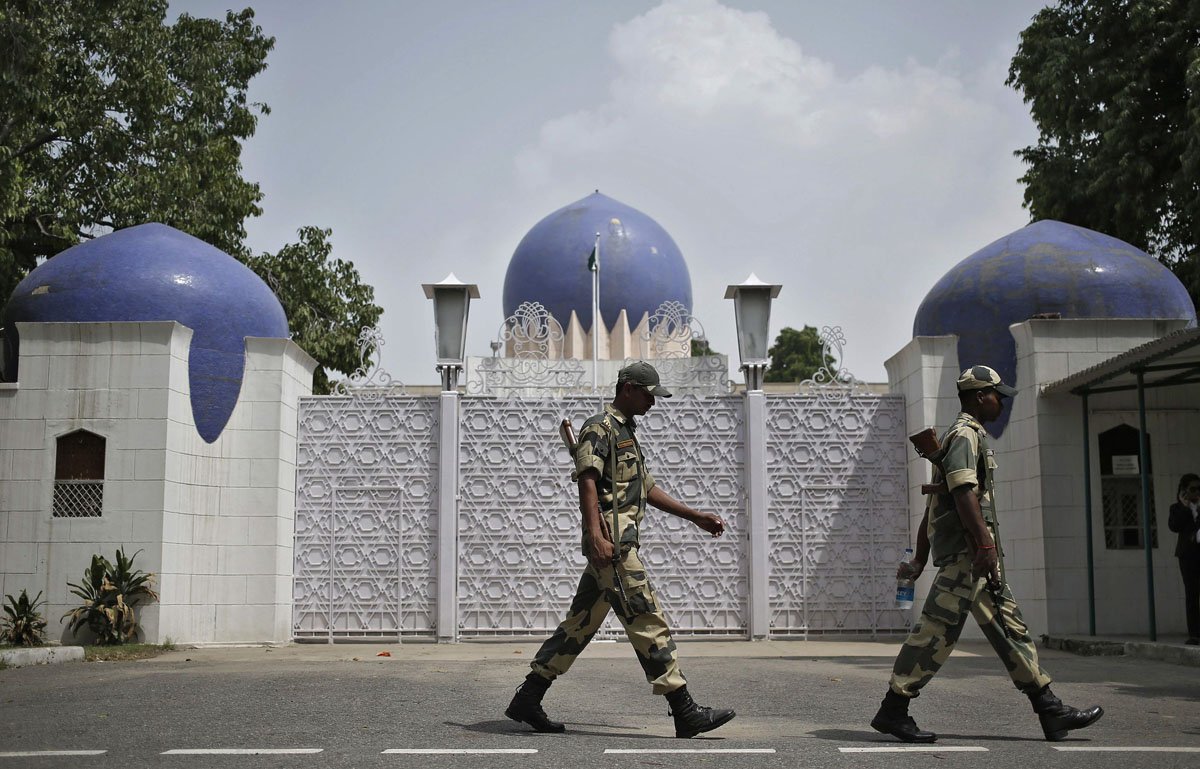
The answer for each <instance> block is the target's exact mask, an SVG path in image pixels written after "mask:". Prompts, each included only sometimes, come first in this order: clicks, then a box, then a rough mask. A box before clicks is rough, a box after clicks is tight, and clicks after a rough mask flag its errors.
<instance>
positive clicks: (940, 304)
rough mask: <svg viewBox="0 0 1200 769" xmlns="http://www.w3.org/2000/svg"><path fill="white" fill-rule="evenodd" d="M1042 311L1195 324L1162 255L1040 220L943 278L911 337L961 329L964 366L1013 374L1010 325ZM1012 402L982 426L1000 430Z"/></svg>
mask: <svg viewBox="0 0 1200 769" xmlns="http://www.w3.org/2000/svg"><path fill="white" fill-rule="evenodd" d="M1040 313H1059V314H1060V316H1061V317H1063V318H1157V319H1163V320H1167V319H1170V320H1176V319H1186V320H1188V321H1190V323H1191V324H1192V325H1195V323H1196V308H1195V306H1194V305H1193V304H1192V299H1191V297H1190V296H1188V292H1187V289H1186V288H1184V286H1183V284H1182V283H1180V282H1179V279H1178V278H1176V277H1175V276H1174V275H1173V274H1172V273H1171V271H1170V270H1168V269H1167V268H1166V267H1164V266H1163V265H1162V264H1160V263H1159V262H1158V260H1156V259H1154V258H1153V257H1152V256H1150V255H1149V254H1147V253H1145V252H1144V251H1141V250H1139V249H1137V248H1134V247H1133V246H1131V245H1129V244H1128V243H1126V242H1124V241H1122V240H1117V239H1116V238H1113V237H1110V236H1108V235H1104V234H1101V233H1099V232H1094V231H1092V230H1088V229H1085V228H1083V227H1076V226H1074V225H1070V224H1064V223H1062V222H1056V221H1052V220H1043V221H1040V222H1034V223H1033V224H1030V225H1029V226H1027V227H1023V228H1021V229H1019V230H1017V231H1016V232H1013V233H1011V234H1009V235H1006V236H1004V237H1002V238H1000V239H999V240H997V241H996V242H994V243H991V244H989V245H987V246H984V247H983V248H981V249H979V250H978V251H976V252H975V253H973V254H971V255H970V256H968V257H967V258H966V259H964V260H963V261H961V262H959V263H958V264H957V265H955V266H954V268H953V269H951V270H950V271H949V272H947V273H946V274H945V275H944V276H942V279H941V280H939V281H938V282H937V283H936V284H935V285H934V287H933V288H932V289H931V290H930V292H929V294H928V295H927V296H926V297H925V300H924V301H923V302H921V306H920V308H918V309H917V317H916V320H915V321H914V322H913V336H941V335H946V334H957V335H958V361H959V363H960V364H961V365H962V366H963V367H966V366H969V365H973V364H976V363H982V364H984V365H987V366H991V367H992V368H994V369H996V371H997V372H999V374H1000V376H1001V377H1003V379H1004V381H1006V382H1014V381H1016V377H1017V360H1016V342H1015V341H1014V340H1013V337H1012V334H1011V333H1009V330H1008V327H1009V326H1010V325H1011V324H1013V323H1020V322H1022V321H1025V320H1028V319H1029V318H1031V317H1032V316H1034V315H1037V314H1040ZM1018 397H1020V396H1019V395H1018ZM1026 397H1032V396H1031V395H1027V396H1026ZM1009 408H1010V407H1009V406H1006V407H1005V409H1004V413H1003V414H1001V416H1000V418H999V419H997V420H996V421H995V422H993V423H992V424H991V425H989V426H988V430H989V432H991V433H992V434H993V435H996V436H999V435H1000V434H1001V433H1003V432H1004V427H1005V426H1006V425H1007V424H1008V417H1009Z"/></svg>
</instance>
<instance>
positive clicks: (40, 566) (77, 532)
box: [0, 323, 182, 640]
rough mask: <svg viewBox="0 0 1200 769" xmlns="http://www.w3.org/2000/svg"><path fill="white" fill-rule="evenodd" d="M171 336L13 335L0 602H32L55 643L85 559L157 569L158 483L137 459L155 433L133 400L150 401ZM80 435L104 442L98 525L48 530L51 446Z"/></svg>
mask: <svg viewBox="0 0 1200 769" xmlns="http://www.w3.org/2000/svg"><path fill="white" fill-rule="evenodd" d="M176 327H177V326H176V324H172V323H166V324H138V323H113V324H109V323H100V324H68V323H62V324H19V325H18V331H19V333H20V335H21V360H20V363H19V366H18V372H19V373H18V380H19V381H18V382H17V383H16V384H15V385H14V386H11V387H7V388H5V389H3V390H0V506H3V511H2V513H0V515H2V516H3V518H4V519H6V525H5V527H4V532H3V540H2V542H3V551H2V555H3V558H2V559H0V560H2V562H3V584H2V585H0V591H2V592H3V593H5V594H13V595H15V594H16V593H18V592H20V590H21V589H26V590H28V591H29V592H30V593H31V594H36V593H37V592H38V591H41V592H42V593H43V597H44V598H45V599H46V600H47V601H48V604H47V606H46V608H45V610H44V614H45V616H46V617H47V619H48V620H49V621H50V628H49V630H50V632H51V634H52V635H54V636H57V637H59V638H63V639H64V640H69V639H68V638H67V636H66V627H65V626H64V625H62V624H59V623H57V622H56V620H57V619H58V618H59V617H60V616H61V615H62V614H63V613H64V612H66V611H67V610H69V609H70V608H73V607H74V606H75V605H76V603H77V599H76V598H75V596H73V595H71V594H70V593H69V588H68V585H67V583H68V582H69V581H71V582H78V581H79V580H80V579H82V576H83V571H84V569H85V568H86V567H87V566H88V565H89V564H90V562H91V556H92V555H93V554H95V553H100V554H103V555H104V556H106V557H108V558H110V559H111V558H112V557H113V555H114V552H115V551H116V549H117V548H118V547H123V548H124V549H125V552H126V553H127V554H132V553H134V552H136V551H138V550H142V551H143V552H142V553H141V554H140V555H139V556H138V557H137V561H136V566H137V567H139V568H142V569H145V570H148V571H157V570H158V569H159V566H160V550H159V546H158V542H159V540H160V538H161V524H160V521H159V516H158V511H159V510H161V503H162V478H161V477H157V475H156V473H155V472H154V470H153V468H154V465H155V463H154V461H153V460H151V459H150V458H149V457H148V456H147V455H145V454H144V453H143V452H145V451H146V450H147V447H153V446H155V445H158V444H161V443H162V437H161V436H162V434H163V432H165V431H164V429H163V427H162V425H160V424H155V423H154V420H153V418H152V416H153V415H152V414H151V413H150V412H151V411H152V409H151V407H150V406H143V405H141V398H142V396H143V395H147V394H149V397H148V400H149V401H151V402H152V401H153V395H154V393H155V391H156V390H157V389H158V388H157V387H156V385H157V383H158V382H159V381H161V380H162V379H163V374H164V372H165V366H164V362H165V361H164V359H163V358H162V357H161V356H160V355H159V354H158V352H157V344H158V341H159V340H160V339H161V338H162V336H163V335H164V334H169V333H172V332H173V331H174V329H175V328H176ZM178 328H181V329H182V327H178ZM143 335H144V336H145V341H143ZM143 345H145V348H146V350H148V352H147V351H144V349H143ZM114 379H115V380H117V384H115V385H114ZM78 429H86V430H90V431H92V432H95V433H97V434H99V435H102V436H104V438H105V441H106V445H105V453H106V463H105V486H104V501H103V508H102V509H103V516H102V517H100V518H76V519H68V518H54V517H53V515H52V510H51V508H52V499H53V488H54V482H53V478H54V461H55V449H56V439H57V438H58V437H59V436H61V435H65V434H67V433H70V432H73V431H75V430H78ZM151 453H153V452H151ZM139 460H140V461H139ZM154 612H155V610H154V609H150V610H149V611H146V612H143V626H144V627H145V629H146V632H147V635H148V636H149V635H152V634H153V633H154V632H155V617H154Z"/></svg>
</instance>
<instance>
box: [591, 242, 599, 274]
mask: <svg viewBox="0 0 1200 769" xmlns="http://www.w3.org/2000/svg"><path fill="white" fill-rule="evenodd" d="M597 256H598V254H597V253H596V247H595V246H592V251H591V253H590V254H588V272H595V271H596V270H598V269H600V265H599V263H598V262H597V261H596V257H597Z"/></svg>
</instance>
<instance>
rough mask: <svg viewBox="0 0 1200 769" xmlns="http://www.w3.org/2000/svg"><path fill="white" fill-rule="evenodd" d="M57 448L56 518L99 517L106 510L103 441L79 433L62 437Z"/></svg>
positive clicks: (54, 512) (89, 433) (55, 459)
mask: <svg viewBox="0 0 1200 769" xmlns="http://www.w3.org/2000/svg"><path fill="white" fill-rule="evenodd" d="M55 448H56V453H55V457H54V503H53V506H52V507H53V515H54V517H55V518H98V517H100V515H101V514H102V513H103V507H104V438H103V437H101V436H99V435H96V434H95V433H91V432H88V431H87V430H76V431H75V432H73V433H67V434H66V435H60V436H59V437H58V440H57V442H56V446H55Z"/></svg>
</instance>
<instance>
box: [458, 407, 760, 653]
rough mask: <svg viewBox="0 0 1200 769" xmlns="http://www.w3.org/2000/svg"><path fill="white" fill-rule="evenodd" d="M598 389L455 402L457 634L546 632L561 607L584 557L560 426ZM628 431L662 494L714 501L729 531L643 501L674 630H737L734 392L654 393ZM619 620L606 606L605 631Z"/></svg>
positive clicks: (739, 574) (738, 489) (739, 499)
mask: <svg viewBox="0 0 1200 769" xmlns="http://www.w3.org/2000/svg"><path fill="white" fill-rule="evenodd" d="M603 403H604V400H603V399H599V398H594V397H587V398H584V397H570V398H561V399H533V398H514V399H506V400H492V399H485V398H467V399H465V400H464V401H463V408H462V435H461V439H462V458H461V470H460V474H461V476H460V488H461V490H462V493H461V498H460V502H459V564H460V567H459V595H458V600H459V619H460V625H459V629H460V631H461V633H462V635H463V637H478V636H490V635H535V636H537V635H545V634H547V633H549V632H550V631H551V630H553V629H554V627H555V626H557V625H558V623H559V622H560V621H561V620H562V618H563V615H564V614H565V612H566V610H567V607H568V606H569V605H570V602H571V597H572V596H573V595H574V593H575V587H576V585H577V584H578V582H579V576H580V574H581V573H582V570H583V567H584V563H585V561H584V558H583V555H582V554H581V552H580V513H579V498H578V493H577V491H576V487H575V484H574V483H572V482H571V478H570V473H571V460H570V458H569V457H568V454H567V451H566V449H565V448H563V446H562V444H561V442H560V441H559V438H558V426H559V423H560V422H561V420H562V419H563V418H564V417H569V418H570V419H571V421H572V424H573V425H574V427H575V431H576V433H578V431H579V430H580V428H581V426H582V425H583V421H584V419H586V418H587V417H589V416H591V415H592V414H595V413H597V412H598V411H599V410H600V408H602V405H603ZM638 438H639V441H640V442H641V445H642V448H643V450H644V451H645V453H646V463H647V466H648V467H649V469H650V472H651V473H652V474H653V475H654V477H655V479H656V480H657V481H658V483H660V484H661V485H662V487H663V488H664V489H665V490H667V491H668V493H670V494H671V495H672V496H674V497H676V498H677V499H680V500H682V501H684V502H686V503H687V504H689V505H691V506H693V507H698V508H700V509H703V510H712V511H715V512H718V513H719V514H720V515H721V516H723V517H724V519H725V520H726V522H727V525H728V527H729V533H728V534H726V536H725V537H723V538H721V539H719V540H713V539H712V538H711V537H710V536H709V535H708V534H707V533H706V532H704V531H702V530H700V529H699V528H697V527H695V526H693V525H692V524H690V523H688V522H686V521H684V520H682V519H680V518H676V517H674V516H672V515H669V514H668V513H664V512H662V511H660V510H657V509H655V508H649V509H648V510H647V512H646V518H645V521H644V523H643V525H642V548H641V556H642V560H643V562H644V563H645V564H646V567H647V569H648V571H649V576H650V581H651V585H652V586H653V587H654V590H655V592H656V593H657V594H658V597H659V600H660V602H661V603H662V604H663V608H664V609H665V611H666V614H667V617H668V619H669V620H670V622H671V626H672V629H673V630H674V631H675V632H676V633H677V634H679V635H687V634H694V633H704V634H714V633H715V634H723V635H745V633H746V629H745V604H746V564H745V559H744V556H743V549H744V547H745V537H744V528H743V526H742V521H743V518H744V512H743V509H744V502H743V494H742V477H743V470H742V465H741V440H742V439H741V398H740V397H738V398H732V397H727V398H686V397H684V398H673V399H671V400H670V401H667V400H666V399H659V401H658V403H657V404H656V405H655V406H654V408H653V410H652V411H650V412H649V413H648V414H646V415H645V416H644V417H641V418H640V420H639V427H638ZM621 632H622V631H620V629H619V625H617V623H616V622H615V620H614V619H613V617H612V616H611V615H610V618H609V622H608V624H607V625H606V627H605V629H604V630H603V631H602V633H603V635H613V634H619V633H621Z"/></svg>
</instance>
